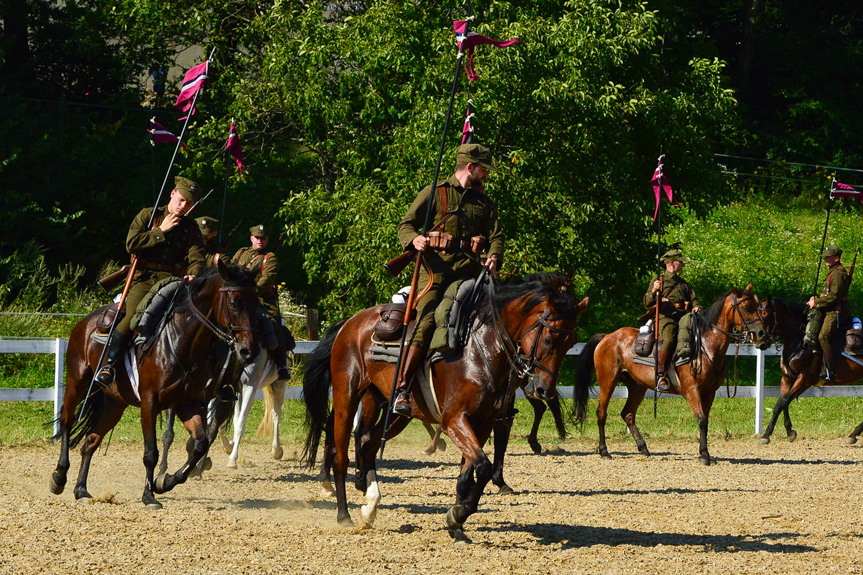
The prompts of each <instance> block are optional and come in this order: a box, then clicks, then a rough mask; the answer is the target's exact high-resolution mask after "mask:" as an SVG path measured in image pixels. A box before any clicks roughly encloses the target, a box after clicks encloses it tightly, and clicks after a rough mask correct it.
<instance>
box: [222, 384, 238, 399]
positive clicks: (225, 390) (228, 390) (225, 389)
mask: <svg viewBox="0 0 863 575" xmlns="http://www.w3.org/2000/svg"><path fill="white" fill-rule="evenodd" d="M238 399H240V398H239V397H237V394H236V393H234V388H232V387H231V386H230V385H224V386H222V389H220V390H219V401H224V402H226V403H233V402H235V401H237V400H238Z"/></svg>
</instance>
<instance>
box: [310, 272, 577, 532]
mask: <svg viewBox="0 0 863 575" xmlns="http://www.w3.org/2000/svg"><path fill="white" fill-rule="evenodd" d="M493 286H494V283H490V284H489V293H488V294H487V295H486V296H485V297H484V299H483V300H482V301H481V302H480V304H479V309H478V313H477V319H476V321H475V322H474V324H473V332H472V333H471V335H470V338H469V341H468V344H467V346H466V347H465V349H464V350H463V352H462V354H461V355H460V356H458V357H456V358H453V359H450V360H442V361H438V362H435V363H434V364H432V366H431V370H430V372H431V380H432V381H433V382H434V383H433V388H434V392H435V395H436V397H437V405H438V406H439V412H440V414H441V417H440V421H438V419H437V418H436V417H435V416H434V415H433V413H434V412H435V411H437V409H436V408H434V407H432V406H430V405H429V404H427V403H426V400H425V398H424V396H423V394H422V393H421V392H420V391H419V389H418V388H419V385H414V391H413V405H414V412H413V415H414V417H415V418H417V419H419V420H421V421H426V422H432V423H437V422H439V423H441V424H442V426H443V430H444V431H445V432H446V434H447V435H448V436H449V437H450V439H452V441H453V443H455V445H456V446H458V448H459V449H460V450H461V452H462V454H463V459H462V466H461V473H460V475H459V478H458V482H457V486H456V503H455V505H454V506H453V507H452V508H450V510H449V512H448V513H447V516H446V523H447V527H448V528H449V529H450V532H451V534H452V535H453V536H454V537H463V531H462V525H463V524H464V522H465V521H466V520H467V518H468V517H469V516H470V515H471V514H473V513H474V512H475V511H476V510H477V506H478V504H479V499H480V496H481V495H482V492H483V489H484V488H485V486H486V484H487V483H488V481H489V480H490V479H491V477H492V473H493V471H492V463H491V462H490V461H489V460H488V457H486V455H485V453H484V452H483V449H482V448H483V445H484V444H485V443H486V441H487V440H488V438H489V436H490V435H491V433H492V430H493V429H495V425H496V423H497V422H498V420H500V419H501V418H502V417H503V416H505V413H506V410H507V408H508V407H509V405H510V403H511V400H512V398H513V396H514V394H515V390H516V388H517V387H518V384H519V380H520V379H521V378H522V377H525V378H527V379H528V385H527V388H526V389H527V393H528V395H531V396H535V397H538V398H540V399H544V398H549V397H552V396H553V395H554V394H555V393H556V390H555V386H556V383H557V373H558V370H559V368H560V364H561V362H562V361H563V358H564V356H565V355H566V351H567V350H568V349H569V348H570V347H572V345H573V344H574V343H575V331H576V321H577V316H578V314H579V313H581V312H582V311H583V310H584V309H585V308H586V307H587V298H585V299H584V300H582V301H581V302H577V301H576V300H575V299H574V297H573V295H572V293H571V291H570V288H569V285H568V282H567V280H566V279H565V278H564V277H563V276H561V275H558V274H542V275H535V276H529V277H528V278H525V281H522V282H517V283H512V284H508V285H504V286H499V287H497V288H496V291H494V287H493ZM380 310H381V306H378V307H374V308H370V309H367V310H365V311H363V312H361V313H359V314H357V315H355V316H354V317H352V318H350V319H348V320H346V321H342V322H340V323H338V324H336V325H334V326H333V327H332V328H330V330H329V331H328V332H327V333H326V334H325V336H324V338H323V339H322V340H321V343H320V344H319V345H318V347H317V349H316V350H315V351H314V353H312V355H311V356H310V357H309V360H308V365H307V368H306V374H305V377H304V379H303V397H304V399H305V402H306V424H307V427H308V430H309V432H308V436H307V438H306V447H305V451H304V453H303V456H304V458H305V460H306V463H307V464H308V465H309V467H312V466H314V464H315V459H316V456H317V449H318V445H319V442H320V437H321V434H322V433H323V432H324V431H325V429H326V427H327V420H328V417H330V415H331V414H330V411H329V402H328V392H329V388H330V385H332V389H333V407H332V417H331V419H330V425H331V426H332V428H331V429H332V431H331V432H330V431H328V433H327V439H326V441H325V449H324V451H325V455H324V459H325V463H326V460H327V459H329V458H332V459H331V461H332V463H333V474H334V478H335V483H336V499H337V504H338V517H337V519H338V521H339V523H341V524H343V525H352V524H353V523H352V521H351V518H350V514H349V513H348V503H347V495H346V492H345V481H346V478H347V471H348V444H349V442H350V435H351V428H352V420H353V418H354V414H355V413H356V411H357V408H358V407H359V405H360V403H361V402H362V404H363V406H364V409H363V417H362V418H361V422H360V425H359V429H358V431H357V438H358V445H357V450H356V452H357V475H356V486H357V488H358V489H360V490H361V491H365V493H366V505H364V506H363V507H362V509H361V510H360V517H361V521H362V523H363V524H364V525H371V524H372V523H373V521H374V518H375V514H376V512H377V506H378V503H379V502H380V498H381V494H380V489H379V488H378V483H377V476H376V473H375V469H376V465H375V457H376V453H377V451H378V448H379V447H380V443H381V438H382V435H383V431H384V430H383V426H384V418H383V417H381V409H382V406H386V405H387V401H388V399H389V395H390V391H391V389H392V381H393V375H394V374H393V372H394V369H395V366H394V365H393V364H389V363H383V362H378V361H375V360H372V359H371V356H370V352H369V347H370V345H371V335H372V330H373V329H374V326H375V324H376V323H377V321H378V318H379V317H380ZM513 372H516V373H518V374H519V375H518V377H511V374H513ZM367 406H371V409H367V408H366V407H367ZM407 424H408V420H407V419H405V418H396V419H395V420H394V421H392V422H391V424H390V428H389V429H388V430H387V437H388V438H389V437H394V436H395V435H397V434H398V433H399V432H401V431H402V430H403V429H404V428H405V426H406V425H407Z"/></svg>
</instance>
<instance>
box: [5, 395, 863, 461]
mask: <svg viewBox="0 0 863 575" xmlns="http://www.w3.org/2000/svg"><path fill="white" fill-rule="evenodd" d="M623 402H624V400H622V399H615V400H612V402H611V406H610V408H609V417H608V423H607V425H606V434H607V437H608V439H609V440H614V439H626V438H627V437H628V432H627V430H626V427H625V426H624V424H623V421H622V420H621V419H620V417H619V413H620V410H621V409H622V407H623ZM772 405H773V400H768V407H766V408H765V414H764V419H765V424H766V423H767V421H769V418H770V416H771V415H772V411H771V409H770V406H772ZM516 407H517V408H518V409H519V410H520V413H519V414H518V415H517V416H516V419H515V425H514V428H513V432H512V436H511V441H513V442H515V443H524V442H525V439H524V438H525V437H526V436H527V434H528V432H529V431H530V426H531V423H532V421H533V411H532V409H531V407H530V405H529V404H528V403H527V401H525V400H518V401H517V403H516ZM595 409H596V400H592V401H591V403H590V406H589V407H588V410H589V411H588V413H589V415H588V420H587V422H586V423H585V425H584V429H583V431H581V432H579V431H578V430H576V429H574V428H573V426H572V425H571V424H567V429H568V430H569V432H570V435H571V437H573V438H581V439H587V440H589V441H591V442H594V441H596V439H597V437H598V435H597V429H596V419H595V417H594V415H593V413H594V412H595ZM52 410H53V404H51V403H48V402H40V401H33V402H2V403H0V445H21V444H48V443H50V436H51V426H50V421H51V419H52ZM303 410H304V408H303V404H302V402H301V401H300V400H287V401H286V402H285V413H284V419H283V420H282V425H281V434H282V440H283V441H285V442H301V441H302V440H303V439H304V431H303V425H302V422H303V415H304V411H303ZM790 411H791V416H792V418H793V422H794V429H795V430H796V431H797V432H798V433H799V434H800V437H801V438H813V439H815V438H818V439H836V438H839V437H843V436H845V435H847V434H848V433H849V432H850V431H851V430H852V429H853V428H854V427H855V426H856V425H857V424H859V423H860V421H863V401H861V399H860V398H833V397H831V398H827V397H822V398H816V397H812V398H802V399H799V400H798V401H795V402H794V403H793V404H792V405H791V409H790ZM754 413H755V400H754V399H748V398H745V399H744V398H739V399H727V398H726V399H721V398H717V399H716V401H715V402H714V404H713V409H712V410H711V413H710V435H709V439H710V441H711V442H715V441H722V440H731V439H744V438H751V437H753V436H754V432H755V428H754V423H755V415H754ZM262 416H263V402H260V401H259V402H255V405H254V406H253V408H252V413H251V415H250V417H249V422H248V424H247V425H246V435H245V436H244V439H243V441H244V442H246V441H248V442H252V443H264V444H268V443H269V440H268V439H259V440H256V439H255V438H254V433H255V430H256V429H257V427H258V424H259V423H260V421H261V418H262ZM638 425H639V429H640V430H641V432H642V434H643V435H644V436H645V438H646V439H647V440H648V442H649V441H650V440H651V439H653V440H663V441H667V440H671V441H696V440H697V437H698V428H697V425H696V423H695V417H694V416H693V414H692V411H691V410H690V409H689V406H688V404H687V403H686V402H685V401H684V400H682V399H679V398H673V399H663V400H661V401H660V402H659V408H658V413H657V418H656V419H654V418H653V404H652V401H648V400H645V402H644V403H643V404H642V406H641V409H640V410H639V412H638ZM157 431H158V432H159V433H160V434H161V431H162V429H161V427H159V428H157ZM175 431H177V432H178V433H181V432H182V430H181V429H180V426H179V425H177V426H176V428H175ZM404 434H405V435H406V437H405V438H404V439H407V440H409V441H413V442H417V443H422V442H424V441H425V438H426V435H425V431H424V430H423V428H422V427H421V426H420V425H419V424H417V423H414V424H412V425H410V426H409V427H408V429H407V430H406V431H405V433H404ZM784 435H785V432H784V429H783V428H782V425H781V421H780V423H779V425H778V426H777V431H776V435H775V436H774V437H775V438H776V439H780V438H782V437H784ZM539 440H540V442H541V443H542V444H543V445H544V446H546V447H549V448H554V447H555V446H560V445H562V444H563V443H565V441H564V442H561V441H560V440H559V439H558V438H557V433H556V431H555V429H554V424H553V421H552V418H551V415H550V414H549V413H546V415H545V417H543V420H542V425H541V426H540V430H539ZM112 441H113V442H117V441H120V442H131V443H140V442H141V441H142V434H141V424H140V413H139V411H138V410H137V409H135V408H130V409H127V410H126V413H125V414H124V415H123V418H122V420H121V421H120V423H119V424H118V425H117V427H116V428H115V430H114V435H113V438H112ZM395 441H399V439H396V440H395ZM632 447H633V449H635V446H634V443H633V445H632Z"/></svg>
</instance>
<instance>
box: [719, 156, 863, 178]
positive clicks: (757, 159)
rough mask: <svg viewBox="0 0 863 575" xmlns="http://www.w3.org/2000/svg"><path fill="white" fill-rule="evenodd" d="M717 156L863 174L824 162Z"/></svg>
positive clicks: (856, 170) (859, 171)
mask: <svg viewBox="0 0 863 575" xmlns="http://www.w3.org/2000/svg"><path fill="white" fill-rule="evenodd" d="M713 155H714V156H716V157H717V158H732V159H735V160H749V161H752V162H763V163H766V164H785V165H787V166H804V167H807V168H823V169H825V170H838V171H840V172H857V173H860V174H863V170H861V169H857V168H840V167H838V166H825V165H823V164H804V163H801V162H789V161H787V160H768V159H766V158H764V159H762V158H750V157H747V156H732V155H730V154H713Z"/></svg>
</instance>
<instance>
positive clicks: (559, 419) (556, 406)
mask: <svg viewBox="0 0 863 575" xmlns="http://www.w3.org/2000/svg"><path fill="white" fill-rule="evenodd" d="M546 403H547V404H548V410H549V411H550V412H551V415H552V417H554V427H555V429H557V438H558V439H560V440H561V441H563V440H565V439H566V424H565V423H564V422H563V412H562V410H561V407H560V396H559V395H555V396H554V397H552V398H551V399H549V400H548V401H546Z"/></svg>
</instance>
